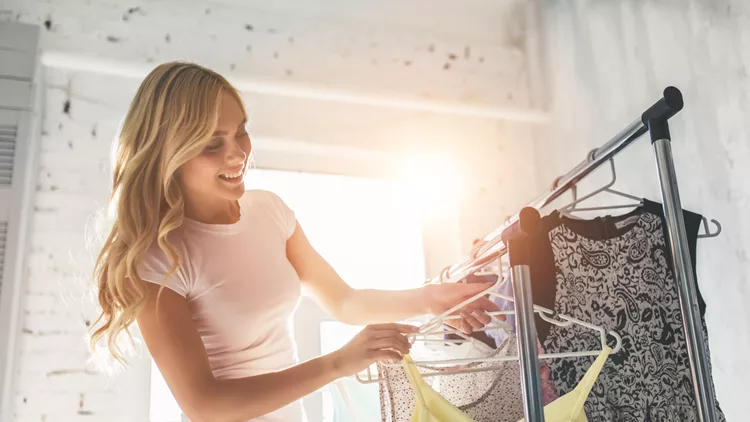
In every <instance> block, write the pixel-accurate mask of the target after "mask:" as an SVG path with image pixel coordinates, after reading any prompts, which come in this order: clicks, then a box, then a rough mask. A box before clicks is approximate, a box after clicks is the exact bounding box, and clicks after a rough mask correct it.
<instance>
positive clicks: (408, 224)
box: [150, 169, 425, 422]
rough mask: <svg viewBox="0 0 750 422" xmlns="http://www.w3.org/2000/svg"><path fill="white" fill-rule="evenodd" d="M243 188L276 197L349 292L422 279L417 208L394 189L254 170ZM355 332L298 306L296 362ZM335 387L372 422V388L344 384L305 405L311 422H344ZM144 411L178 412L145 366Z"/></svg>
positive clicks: (167, 420)
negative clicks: (146, 405)
mask: <svg viewBox="0 0 750 422" xmlns="http://www.w3.org/2000/svg"><path fill="white" fill-rule="evenodd" d="M246 186H247V188H248V189H264V190H269V191H272V192H274V193H276V194H278V195H279V196H280V197H281V198H282V199H283V200H284V201H285V202H286V203H287V204H288V205H289V206H290V207H291V208H292V209H293V210H294V211H295V213H296V215H297V220H298V221H299V222H300V224H301V225H302V227H303V229H304V230H305V233H306V234H307V236H308V238H309V239H310V242H311V243H312V244H313V246H314V247H315V248H316V249H317V250H318V251H319V252H320V253H321V255H323V256H324V257H325V258H326V259H327V260H328V262H330V263H331V265H332V266H333V267H334V268H335V269H336V271H337V272H338V273H339V274H340V275H341V276H342V277H343V278H344V279H345V280H346V281H347V282H348V283H350V284H351V285H352V286H354V287H357V288H379V289H407V288H412V287H416V286H418V285H420V284H421V283H422V281H423V280H424V279H425V264H424V262H425V261H424V249H423V245H422V221H421V217H420V208H419V207H418V206H416V204H414V203H413V199H411V198H414V197H415V196H414V195H412V193H411V192H409V191H407V190H405V189H404V188H402V187H400V186H398V185H397V184H395V183H393V182H389V181H385V180H379V179H364V178H354V177H347V176H333V175H321V174H310V173H297V172H285V171H272V170H259V169H255V170H252V171H251V172H250V173H249V175H248V177H247V181H246ZM359 329H360V328H359V327H351V326H346V325H343V324H340V323H338V322H335V321H331V320H330V318H328V317H327V316H326V315H325V314H324V313H323V312H322V311H321V310H320V309H319V308H318V307H317V306H316V305H314V304H313V303H312V301H311V300H310V299H307V298H303V301H302V303H301V304H300V307H299V308H298V310H297V313H296V315H295V337H296V340H297V348H298V354H299V356H300V359H302V360H306V359H309V358H311V357H314V356H318V355H320V354H321V353H328V352H330V351H333V350H335V349H337V348H339V347H340V346H341V345H343V344H345V343H346V342H347V341H349V339H351V337H352V336H353V335H355V334H356V333H357V332H359ZM339 387H343V388H344V390H343V391H344V395H345V396H347V397H348V398H349V399H350V400H352V401H354V402H356V404H357V407H358V408H360V409H362V412H360V414H359V415H358V421H361V422H365V421H369V420H370V419H367V418H368V417H376V419H379V410H378V411H377V412H375V413H373V412H372V411H369V410H367V409H379V403H378V395H377V386H376V385H366V386H363V385H360V384H358V383H357V382H356V381H354V380H352V379H347V380H344V381H342V383H340V384H338V385H337V386H328V387H326V388H324V389H323V390H322V391H319V392H317V393H315V394H313V395H311V396H310V397H307V398H306V399H305V409H306V411H307V414H308V418H309V420H310V421H311V422H319V421H325V422H334V421H335V422H338V421H349V420H352V417H351V416H350V415H349V414H348V413H347V412H348V410H346V408H345V405H344V403H343V401H342V395H341V391H342V390H339ZM150 407H151V422H176V421H179V420H180V411H179V408H178V407H177V405H176V403H175V402H174V399H173V398H172V396H171V394H170V393H169V389H168V388H167V387H166V385H165V383H164V380H163V379H162V378H161V375H160V374H159V372H158V369H156V367H155V366H153V365H152V381H151V406H150ZM371 415H372V416H371ZM373 420H375V419H373Z"/></svg>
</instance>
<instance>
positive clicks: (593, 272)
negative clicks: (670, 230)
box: [511, 200, 725, 422]
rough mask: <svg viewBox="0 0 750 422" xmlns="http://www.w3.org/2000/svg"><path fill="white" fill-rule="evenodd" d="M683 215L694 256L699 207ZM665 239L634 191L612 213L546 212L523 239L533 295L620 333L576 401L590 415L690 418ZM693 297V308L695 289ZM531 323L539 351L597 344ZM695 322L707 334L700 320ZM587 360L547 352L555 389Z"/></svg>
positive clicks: (587, 335) (651, 207)
mask: <svg viewBox="0 0 750 422" xmlns="http://www.w3.org/2000/svg"><path fill="white" fill-rule="evenodd" d="M684 220H685V226H686V231H687V234H688V243H689V249H690V254H691V257H692V258H693V265H695V249H696V243H697V242H696V241H697V234H698V228H699V225H700V222H701V216H700V215H698V214H694V213H690V212H684ZM667 238H668V236H667V235H666V228H665V222H664V217H663V211H662V206H661V204H658V203H655V202H651V201H648V200H644V204H643V206H642V207H639V208H638V209H636V210H634V211H632V212H630V213H628V214H625V215H623V216H618V217H612V216H606V217H598V218H595V219H592V220H579V219H572V218H568V217H565V216H562V215H560V214H559V213H558V212H553V213H552V214H550V215H549V216H547V217H544V218H542V220H541V221H540V222H539V226H538V230H537V231H536V232H535V233H533V234H532V235H530V236H529V237H527V238H526V239H525V240H524V242H525V243H526V244H527V246H528V247H529V248H530V249H529V250H532V251H534V253H533V254H531V262H530V273H531V280H532V296H533V298H534V303H535V304H537V305H540V306H543V307H546V308H549V309H554V311H555V312H556V313H562V314H566V315H569V316H572V317H574V318H578V319H581V320H584V321H588V322H591V323H592V324H596V325H600V326H603V327H604V328H605V329H607V330H613V331H615V332H617V333H618V334H620V335H621V336H622V340H623V343H622V349H621V350H620V351H619V352H618V353H616V354H614V355H612V356H611V358H610V359H609V361H608V362H607V363H606V365H605V366H604V369H603V374H602V376H600V377H599V379H598V380H597V382H596V385H595V387H594V390H593V392H592V393H591V395H590V396H589V399H588V400H587V402H586V413H587V414H588V417H589V418H590V419H592V420H596V421H602V422H610V421H611V422H630V421H639V422H642V421H660V422H662V421H664V422H678V421H679V422H692V421H696V422H697V421H698V415H697V410H696V409H697V408H696V404H695V398H694V394H693V388H692V383H691V380H692V377H691V368H690V360H689V358H688V349H687V344H686V341H685V336H684V331H683V326H682V318H681V313H680V304H679V296H678V293H677V285H676V283H675V280H674V274H673V270H672V260H671V256H670V250H669V248H668V247H667V242H666V241H665V239H667ZM511 259H512V256H511ZM696 288H697V286H696ZM698 300H699V305H700V310H701V314H703V313H705V302H704V301H703V298H702V297H701V296H700V293H699V297H698ZM535 322H536V327H537V333H538V335H539V338H540V340H541V343H542V345H543V347H544V349H545V350H546V351H547V352H548V353H558V352H563V351H570V350H591V349H592V348H596V347H597V346H598V345H599V344H600V340H599V336H598V334H596V333H594V332H591V331H588V330H585V329H583V328H582V327H579V326H577V325H572V326H569V327H559V326H556V325H554V324H549V323H547V322H546V321H544V320H542V319H541V318H539V317H538V316H536V318H535ZM703 327H704V328H703V329H704V336H706V338H707V333H706V331H705V322H704V325H703ZM589 362H590V360H589V359H553V360H550V361H549V362H548V364H549V366H550V369H551V371H552V378H553V381H554V383H555V386H556V388H557V392H558V393H559V394H561V395H563V394H566V393H568V392H570V391H572V390H573V388H574V387H575V385H576V383H577V382H578V380H579V379H580V377H581V374H582V373H583V372H584V371H585V367H586V366H587V365H588V364H589ZM709 372H710V365H709ZM716 406H717V409H718V415H719V420H720V421H724V420H725V418H724V415H723V413H722V412H721V409H720V408H719V405H718V403H716Z"/></svg>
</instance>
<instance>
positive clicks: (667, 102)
mask: <svg viewBox="0 0 750 422" xmlns="http://www.w3.org/2000/svg"><path fill="white" fill-rule="evenodd" d="M682 106H683V102H682V94H681V93H680V91H679V90H677V88H672V87H669V88H667V89H666V90H665V91H664V98H662V99H661V100H659V101H658V102H657V103H656V104H654V105H653V106H652V107H651V108H649V109H648V110H647V111H646V112H645V113H644V114H643V122H644V124H646V125H647V126H648V128H649V132H650V133H651V142H652V144H653V148H654V154H655V156H656V169H657V172H658V174H659V184H660V187H661V197H662V202H663V204H664V217H665V219H666V224H667V231H668V233H669V243H670V248H671V252H672V263H673V267H674V278H675V282H676V283H677V288H678V293H679V297H680V311H681V313H682V323H683V327H684V330H685V341H686V342H687V346H688V355H689V357H690V369H691V371H692V375H693V389H694V391H695V400H696V405H697V407H698V416H699V418H700V420H701V421H702V422H715V421H716V420H717V417H716V397H715V394H714V391H713V385H712V383H711V377H710V375H709V372H708V356H707V353H706V347H705V339H704V338H703V329H702V327H703V325H702V322H701V315H700V309H699V307H698V292H697V289H696V280H695V274H694V272H693V265H692V262H691V259H690V252H689V248H688V241H687V234H686V232H685V221H684V217H683V214H682V204H681V202H680V192H679V189H678V186H677V176H676V174H675V169H674V160H673V159H672V147H671V140H670V139H671V137H670V134H669V124H668V119H669V118H670V117H672V116H673V115H674V114H676V113H677V112H678V111H680V110H681V109H682Z"/></svg>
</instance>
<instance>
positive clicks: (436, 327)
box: [355, 278, 622, 384]
mask: <svg viewBox="0 0 750 422" xmlns="http://www.w3.org/2000/svg"><path fill="white" fill-rule="evenodd" d="M504 282H505V280H502V278H500V279H498V282H497V283H495V284H493V285H492V287H490V288H488V289H487V290H485V291H483V292H481V293H478V294H476V295H475V296H472V297H471V298H469V299H467V300H465V301H463V302H462V303H460V304H458V305H456V306H454V307H453V308H451V309H448V310H447V311H445V312H443V313H441V314H440V315H437V316H435V317H434V318H432V319H431V320H429V321H428V322H426V323H425V324H423V325H422V326H421V327H420V329H419V332H417V333H415V334H411V335H410V336H409V340H410V342H411V343H414V342H416V341H426V342H431V341H435V342H441V343H466V342H473V341H478V340H477V339H475V338H472V337H469V336H467V335H465V334H463V333H462V332H460V331H458V330H456V329H455V328H453V327H451V326H449V325H446V324H445V321H448V320H451V319H458V318H460V316H456V315H450V314H452V313H453V312H455V311H456V310H458V309H461V308H463V307H464V306H466V305H467V304H469V303H471V302H473V301H475V300H477V299H478V298H480V297H483V296H485V295H490V296H494V297H498V298H501V299H504V300H507V301H510V302H514V300H513V298H512V297H508V296H506V295H503V294H501V293H497V292H495V291H494V290H495V289H496V288H498V287H500V286H501V285H502V284H503V283H504ZM534 312H535V313H538V314H539V317H540V318H542V319H543V320H544V321H547V322H549V323H550V324H554V325H557V326H559V327H569V326H571V325H573V324H576V325H580V326H582V327H584V328H588V329H591V330H594V331H598V332H599V338H600V341H601V349H600V350H588V351H577V352H562V353H543V354H540V355H539V358H540V359H557V358H570V357H584V356H598V355H599V354H600V353H601V351H602V350H603V349H604V348H605V347H607V335H611V336H612V337H614V339H615V341H616V344H615V347H613V348H612V353H613V354H614V353H617V352H618V351H619V350H620V348H622V337H620V335H619V334H617V333H616V332H614V331H609V332H607V331H606V330H605V329H604V328H603V327H601V326H598V325H594V324H591V323H588V322H585V321H581V320H579V319H577V318H573V317H571V316H568V315H564V314H558V315H557V318H559V320H557V319H555V318H554V312H553V311H552V310H550V309H547V308H545V307H542V306H538V305H534ZM486 314H487V315H489V316H497V315H514V314H515V311H498V312H487V313H486ZM507 328H508V324H505V323H499V324H494V325H487V326H485V327H483V328H481V329H477V330H475V331H488V330H495V329H504V330H506V332H507ZM446 334H457V335H458V336H459V337H462V338H461V339H460V340H458V339H456V340H454V339H445V337H444V336H445V335H446ZM432 336H439V337H438V338H432ZM514 360H518V356H485V357H476V358H460V359H440V360H433V361H425V360H419V361H416V360H415V361H414V364H415V365H417V366H427V365H429V366H441V365H447V366H454V365H465V364H470V363H480V362H505V361H514ZM381 364H382V365H384V366H400V365H401V363H400V362H394V363H392V362H382V363H381ZM496 369H497V367H493V366H488V367H482V368H469V369H456V370H446V371H432V372H429V371H428V372H425V373H423V374H422V376H423V377H431V376H439V375H453V374H463V373H470V372H484V371H492V370H496ZM355 378H356V379H357V381H359V382H360V383H363V384H370V383H376V382H381V381H383V380H384V378H382V377H380V376H379V374H378V376H373V374H372V371H371V370H370V368H369V367H368V368H367V370H366V371H365V372H364V373H360V374H357V375H355Z"/></svg>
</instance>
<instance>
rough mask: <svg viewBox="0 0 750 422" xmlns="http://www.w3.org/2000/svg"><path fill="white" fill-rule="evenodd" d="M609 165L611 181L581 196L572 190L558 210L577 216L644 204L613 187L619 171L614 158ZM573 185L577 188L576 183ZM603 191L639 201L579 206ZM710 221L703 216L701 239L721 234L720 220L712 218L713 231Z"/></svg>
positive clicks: (640, 199)
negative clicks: (568, 197) (616, 168)
mask: <svg viewBox="0 0 750 422" xmlns="http://www.w3.org/2000/svg"><path fill="white" fill-rule="evenodd" d="M609 167H610V171H611V175H612V177H611V179H610V181H609V182H607V184H605V185H604V186H602V187H601V188H599V189H596V190H595V191H593V192H591V193H588V194H586V195H585V196H583V197H581V198H578V197H577V190H573V191H572V192H573V201H572V202H570V203H568V204H567V205H565V206H562V207H560V208H559V209H558V211H559V212H560V214H563V215H565V216H567V217H572V218H575V217H574V216H573V213H574V212H583V211H607V210H615V209H627V208H636V207H639V206H642V205H643V199H642V198H639V197H637V196H635V195H630V194H628V193H625V192H621V191H618V190H615V189H612V186H614V184H615V182H616V181H617V171H616V170H615V162H614V160H612V159H610V160H609ZM573 187H574V188H575V185H574V186H573ZM602 192H607V193H610V194H612V195H615V196H619V197H621V198H625V199H632V200H634V201H637V202H635V203H632V204H620V205H603V206H598V207H585V208H580V207H578V206H577V205H578V204H580V203H581V202H583V201H585V200H587V199H590V198H593V197H594V196H596V195H599V194H600V193H602ZM708 221H709V220H708V219H707V218H706V217H703V229H704V233H699V234H698V238H699V239H707V238H711V237H717V236H718V235H719V234H721V229H722V227H721V223H719V222H718V221H716V220H714V219H713V218H712V219H711V222H712V223H713V224H714V226H715V227H716V231H714V232H712V231H711V229H710V228H709V224H708Z"/></svg>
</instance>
